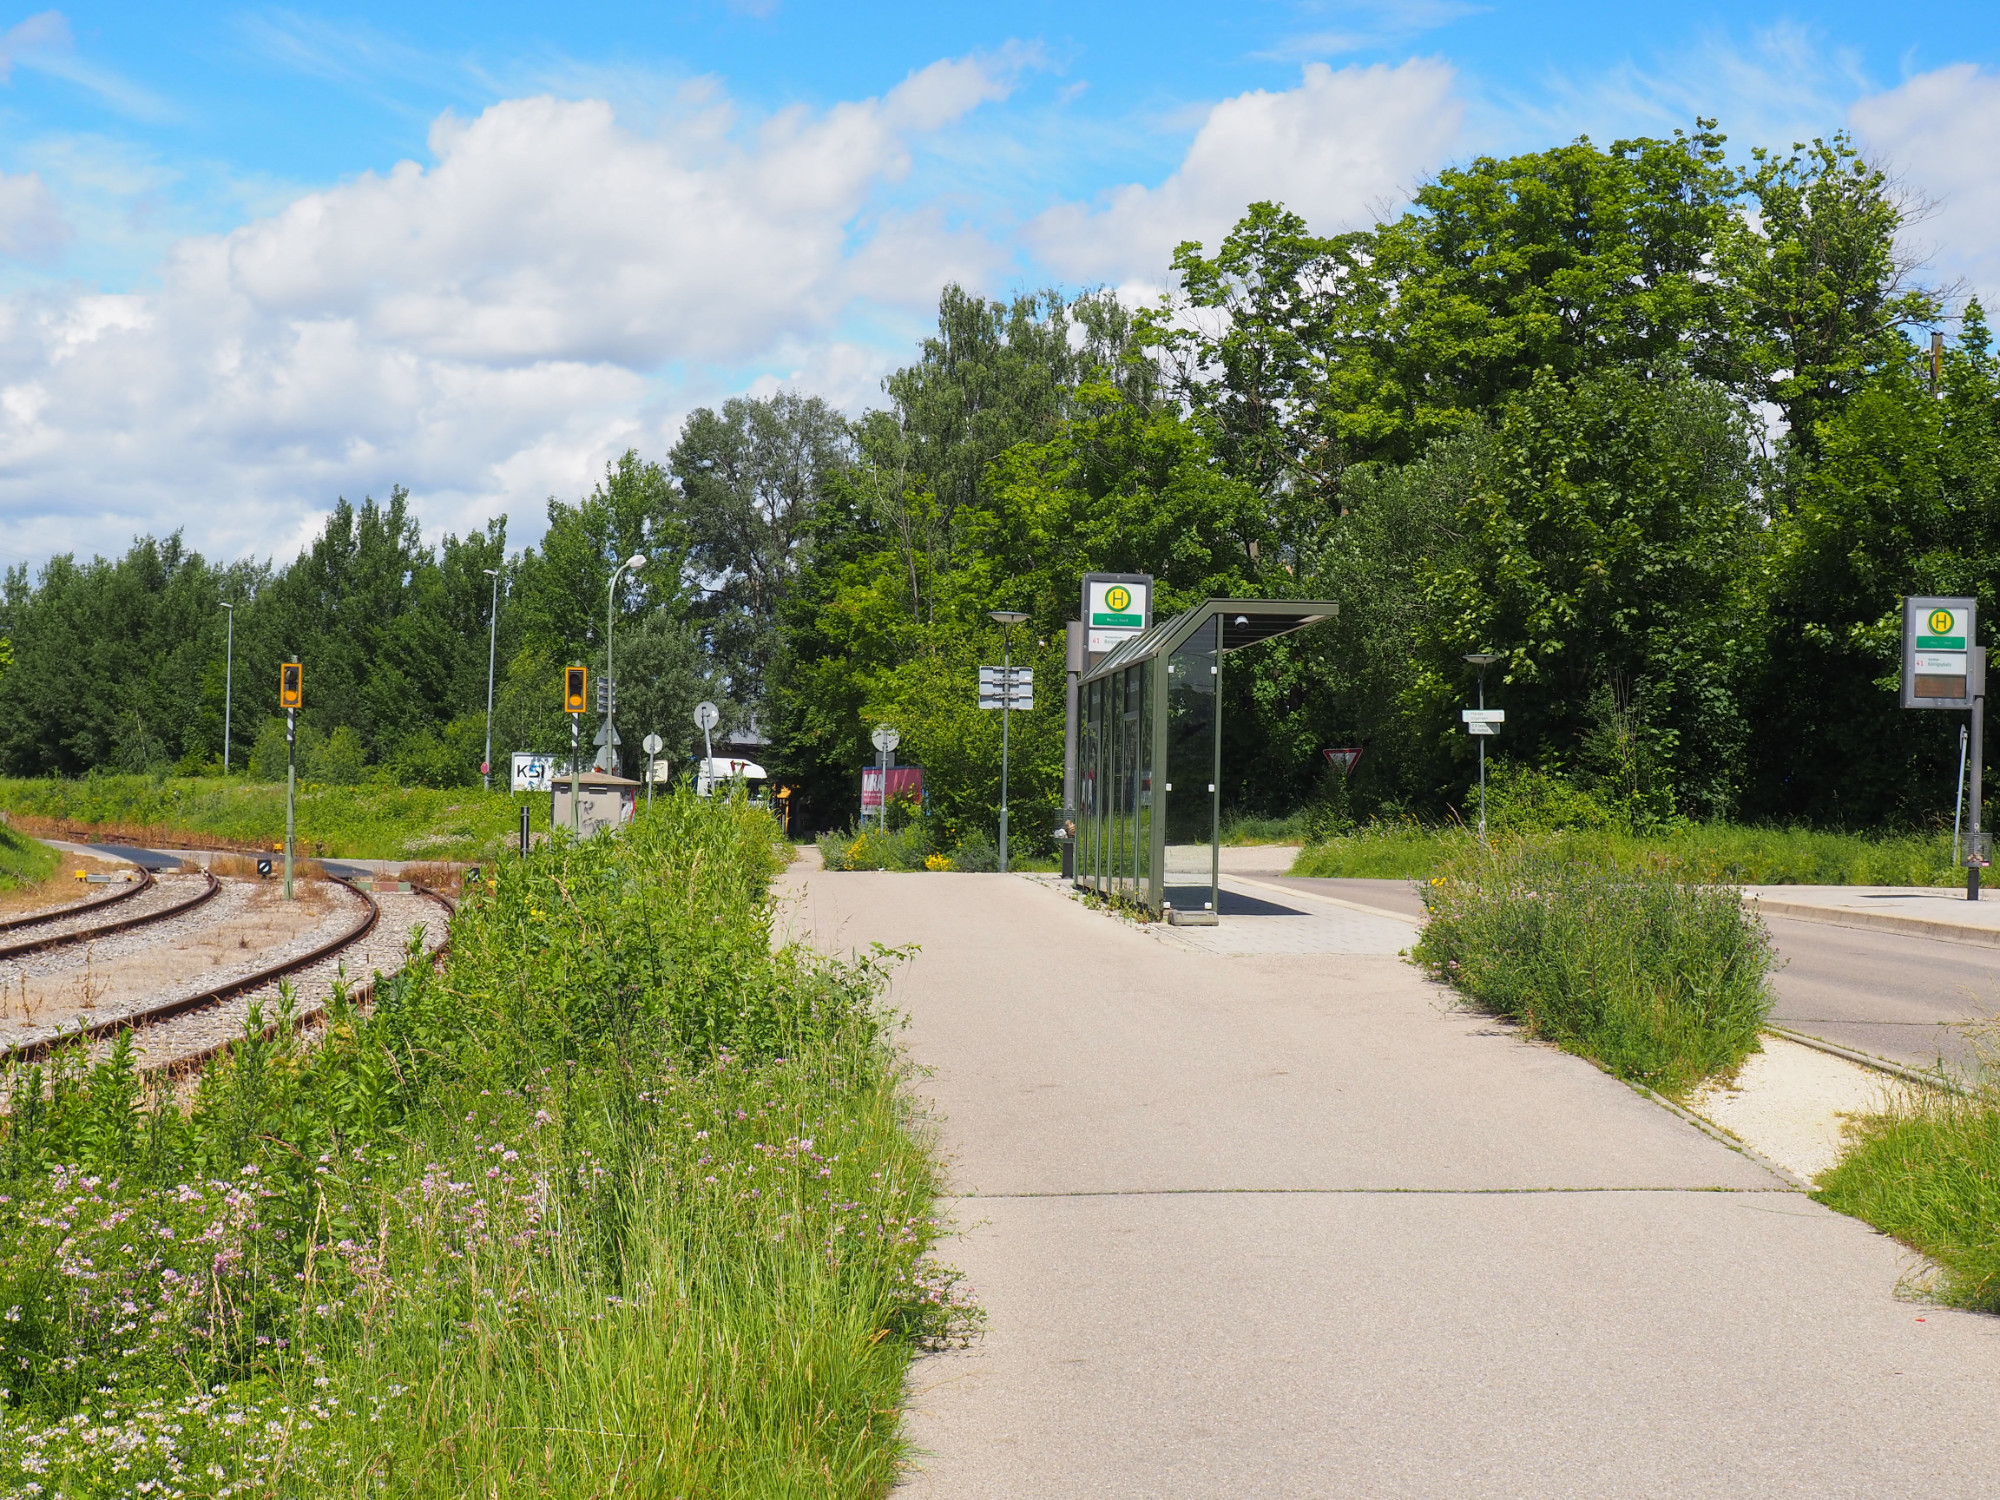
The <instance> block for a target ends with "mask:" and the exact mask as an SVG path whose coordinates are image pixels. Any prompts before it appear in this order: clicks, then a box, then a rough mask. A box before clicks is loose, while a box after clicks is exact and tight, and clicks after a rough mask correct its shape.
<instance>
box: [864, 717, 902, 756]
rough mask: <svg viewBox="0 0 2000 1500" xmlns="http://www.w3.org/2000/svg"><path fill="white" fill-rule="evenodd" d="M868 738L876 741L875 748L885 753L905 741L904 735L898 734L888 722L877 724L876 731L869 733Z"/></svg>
mask: <svg viewBox="0 0 2000 1500" xmlns="http://www.w3.org/2000/svg"><path fill="white" fill-rule="evenodd" d="M868 738H869V739H870V740H872V741H873V742H874V745H875V748H876V749H877V750H880V751H881V752H882V753H883V754H884V755H887V754H888V753H889V752H890V751H891V750H894V749H895V748H896V747H897V746H898V745H900V744H902V743H903V737H902V735H900V734H898V733H897V732H896V731H895V730H894V729H892V728H890V727H889V726H888V725H887V724H877V725H876V726H875V732H874V733H873V734H871V735H869V736H868Z"/></svg>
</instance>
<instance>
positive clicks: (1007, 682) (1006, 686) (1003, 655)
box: [883, 609, 1028, 875]
mask: <svg viewBox="0 0 2000 1500" xmlns="http://www.w3.org/2000/svg"><path fill="white" fill-rule="evenodd" d="M986 617H987V618H988V619H989V620H991V621H993V622H994V623H995V624H996V625H998V626H999V627H1000V692H1001V695H1002V696H1001V699H1000V873H1001V874H1003V875H1004V874H1006V873H1007V749H1008V745H1007V716H1008V714H1010V713H1012V712H1013V706H1014V627H1015V626H1016V625H1019V624H1022V623H1024V622H1025V621H1026V620H1027V618H1028V617H1027V616H1026V615H1025V614H1023V613H1022V612H1021V611H1020V610H1018V609H996V610H990V611H988V613H987V616H986ZM883 790H884V791H887V790H888V788H887V787H886V786H884V788H883ZM885 806H886V803H885Z"/></svg>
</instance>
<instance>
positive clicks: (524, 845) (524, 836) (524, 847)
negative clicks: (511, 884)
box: [521, 802, 528, 859]
mask: <svg viewBox="0 0 2000 1500" xmlns="http://www.w3.org/2000/svg"><path fill="white" fill-rule="evenodd" d="M527 857H528V804H527V803H525V802H523V803H522V804H521V858H523V859H526V858H527Z"/></svg>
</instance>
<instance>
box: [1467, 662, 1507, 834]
mask: <svg viewBox="0 0 2000 1500" xmlns="http://www.w3.org/2000/svg"><path fill="white" fill-rule="evenodd" d="M1465 660H1466V662H1467V663H1468V664H1469V665H1471V666H1474V667H1477V668H1478V669H1479V706H1480V707H1481V708H1482V709H1483V708H1485V707H1486V669H1487V668H1488V667H1490V666H1492V665H1493V663H1495V662H1496V661H1498V660H1500V658H1499V656H1498V655H1497V654H1495V653H1493V652H1490V651H1475V652H1474V653H1473V654H1472V655H1470V656H1468V657H1466V658H1465ZM1492 732H1493V726H1492V725H1491V724H1488V723H1485V722H1484V721H1482V722H1481V723H1480V725H1479V727H1478V733H1477V734H1476V735H1475V736H1474V737H1475V738H1476V739H1477V740H1478V741H1479V842H1480V843H1482V844H1483V843H1485V842H1486V736H1487V735H1489V734H1491V733H1492Z"/></svg>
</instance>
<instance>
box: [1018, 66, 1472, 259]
mask: <svg viewBox="0 0 2000 1500" xmlns="http://www.w3.org/2000/svg"><path fill="white" fill-rule="evenodd" d="M1461 116H1462V110H1461V107H1460V105H1459V102H1458V99H1457V97H1456V95H1455V94H1454V92H1453V73H1452V70H1451V68H1450V67H1449V66H1448V65H1447V64H1445V63H1442V62H1435V61H1431V60H1427V59H1421V58H1417V59H1412V60H1411V61H1409V62H1405V63H1402V64H1400V65H1398V66H1396V67H1389V66H1387V65H1384V64H1377V65H1375V66H1373V67H1367V68H1342V69H1340V70H1338V71H1335V70H1334V69H1332V68H1330V67H1328V66H1327V65H1326V64H1325V63H1308V64H1307V65H1306V67H1305V71H1304V76H1303V78H1302V79H1301V81H1300V84H1299V86H1298V87H1297V88H1296V89H1290V90H1287V91H1285V92H1283V93H1267V92H1265V91H1264V90H1262V89H1259V90H1255V91H1253V92H1251V93H1247V94H1239V95H1237V96H1236V97H1234V98H1231V99H1225V100H1223V101H1222V102H1221V103H1219V104H1217V105H1215V106H1214V107H1213V108H1212V109H1210V110H1209V112H1208V116H1207V118H1206V119H1205V120H1204V121H1203V123H1202V126H1201V128H1200V130H1199V131H1198V132H1197V133H1196V135H1195V138H1194V142H1193V144H1192V145H1190V146H1189V148H1188V152H1187V155H1186V157H1185V158H1184V159H1183V160H1182V162H1181V164H1180V166H1179V168H1178V169H1177V170H1175V172H1174V173H1173V175H1172V176H1170V177H1168V178H1167V179H1166V181H1164V182H1162V183H1161V184H1160V185H1159V186H1158V187H1145V186H1141V185H1139V184H1137V183H1133V184H1129V185H1127V186H1125V187H1121V188H1118V189H1115V190H1114V191H1112V192H1111V193H1109V194H1108V195H1106V196H1105V197H1104V198H1102V199H1101V200H1100V201H1099V202H1098V203H1097V204H1095V205H1085V204H1079V203H1069V204H1063V205H1061V206H1059V207H1057V208H1054V209H1051V210H1050V211H1048V212H1047V213H1045V214H1043V215H1042V216H1041V217H1040V218H1039V219H1037V220H1036V221H1035V222H1034V223H1033V224H1032V225H1031V226H1029V236H1030V240H1031V243H1033V244H1034V245H1035V246H1036V247H1037V249H1038V250H1039V252H1040V254H1041V256H1042V258H1043V259H1044V260H1045V261H1046V262H1047V263H1048V264H1049V265H1051V266H1052V267H1054V268H1055V269H1056V270H1057V271H1059V272H1061V273H1062V274H1064V275H1067V276H1072V277H1078V278H1088V277H1099V276H1101V277H1110V278H1114V279H1115V278H1120V277H1129V276H1147V275H1152V276H1157V275H1159V274H1160V272H1161V270H1162V268H1164V267H1165V266H1166V264H1167V262H1168V259H1169V258H1170V256H1171V255H1172V253H1173V248H1174V246H1175V245H1176V244H1178V243H1179V242H1180V241H1181V240H1184V239H1198V240H1201V241H1202V242H1203V243H1205V244H1207V245H1210V246H1211V247H1212V246H1213V245H1214V244H1215V243H1216V242H1217V241H1218V240H1219V239H1220V238H1221V236H1222V235H1223V234H1225V233H1226V232H1227V231H1228V229H1229V227H1230V225H1232V224H1233V223H1235V222H1236V220H1237V219H1238V218H1240V217H1241V216H1242V213H1243V210H1244V208H1245V207H1246V206H1247V205H1249V204H1251V203H1254V202H1257V201H1259V200H1261V199H1277V200H1280V201H1282V202H1283V203H1284V204H1285V205H1286V206H1287V207H1289V208H1291V209H1292V210H1293V211H1294V212H1296V213H1298V214H1300V215H1302V216H1303V217H1304V218H1305V219H1306V221H1307V222H1308V223H1310V224H1312V225H1313V227H1314V228H1315V229H1318V230H1321V231H1323V232H1332V231H1335V230H1339V229H1347V228H1354V227H1357V226H1359V225H1361V224H1364V223H1368V222H1372V220H1373V218H1374V216H1375V214H1376V213H1377V212H1378V211H1379V210H1380V209H1382V208H1383V207H1384V206H1385V205H1386V204H1387V203H1388V202H1391V201H1393V200H1395V199H1398V198H1400V197H1402V196H1403V195H1404V194H1406V193H1407V192H1408V190H1409V189H1410V188H1412V187H1413V186H1414V185H1415V182H1416V180H1417V179H1418V178H1419V177H1420V176H1422V175H1423V174H1424V173H1426V172H1429V171H1432V170H1434V169H1435V168H1436V167H1437V166H1439V165H1440V164H1441V163H1442V161H1443V160H1444V158H1445V156H1446V154H1447V153H1448V152H1449V151H1450V150H1451V148H1452V146H1453V144H1454V143H1455V142H1456V141H1457V138H1458V133H1459V124H1460V120H1461Z"/></svg>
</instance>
